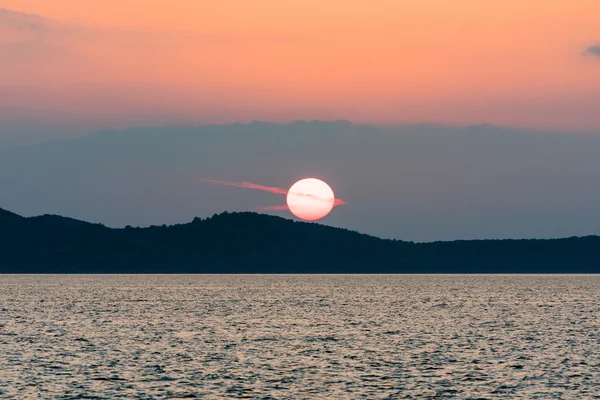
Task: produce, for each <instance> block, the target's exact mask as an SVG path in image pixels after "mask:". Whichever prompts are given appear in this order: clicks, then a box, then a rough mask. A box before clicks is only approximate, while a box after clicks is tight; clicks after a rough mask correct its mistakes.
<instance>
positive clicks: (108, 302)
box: [0, 275, 600, 399]
mask: <svg viewBox="0 0 600 400" xmlns="http://www.w3.org/2000/svg"><path fill="white" fill-rule="evenodd" d="M599 301H600V277H599V276H315V275H312V276H260V275H259V276H159V275H138V276H42V275H33V276H6V275H5V276H2V275H0V397H3V398H10V397H14V398H27V397H43V398H80V397H88V398H193V397H205V398H275V399H284V398H337V399H342V398H360V397H364V398H426V397H436V396H437V397H438V398H452V397H455V398H516V397H519V398H536V397H537V398H551V397H556V398H593V397H596V398H600V329H599V327H600V304H599Z"/></svg>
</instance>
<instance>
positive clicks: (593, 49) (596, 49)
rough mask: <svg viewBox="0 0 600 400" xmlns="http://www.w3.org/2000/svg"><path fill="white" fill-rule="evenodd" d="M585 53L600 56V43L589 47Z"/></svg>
mask: <svg viewBox="0 0 600 400" xmlns="http://www.w3.org/2000/svg"><path fill="white" fill-rule="evenodd" d="M585 54H587V55H591V56H594V57H598V58H600V44H599V45H596V46H590V47H588V48H587V49H586V50H585Z"/></svg>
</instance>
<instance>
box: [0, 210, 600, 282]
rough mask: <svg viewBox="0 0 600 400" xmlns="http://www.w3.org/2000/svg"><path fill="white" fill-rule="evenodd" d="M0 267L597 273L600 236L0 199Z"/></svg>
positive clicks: (40, 270) (41, 269) (22, 269)
mask: <svg viewBox="0 0 600 400" xmlns="http://www.w3.org/2000/svg"><path fill="white" fill-rule="evenodd" d="M0 272H1V273H597V272H600V237H597V236H588V237H581V238H568V239H553V240H478V241H455V242H434V243H412V242H403V241H396V240H384V239H379V238H376V237H373V236H368V235H364V234H360V233H358V232H353V231H349V230H345V229H339V228H333V227H329V226H324V225H320V224H315V223H304V222H295V221H292V220H287V219H284V218H280V217H275V216H269V215H262V214H257V213H227V212H225V213H222V214H220V215H215V216H213V217H211V218H207V219H199V218H196V219H194V220H193V221H192V222H190V223H187V224H181V225H172V226H165V225H163V226H151V227H148V228H131V227H126V228H123V229H111V228H107V227H105V226H103V225H100V224H92V223H88V222H83V221H78V220H74V219H71V218H64V217H60V216H55V215H44V216H40V217H32V218H24V217H21V216H19V215H16V214H13V213H10V212H8V211H5V210H2V209H0Z"/></svg>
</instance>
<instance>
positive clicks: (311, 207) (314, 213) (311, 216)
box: [287, 178, 335, 221]
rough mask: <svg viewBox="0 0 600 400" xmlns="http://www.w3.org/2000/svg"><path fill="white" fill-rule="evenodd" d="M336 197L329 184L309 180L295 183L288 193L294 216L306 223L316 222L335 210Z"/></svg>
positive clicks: (288, 201)
mask: <svg viewBox="0 0 600 400" xmlns="http://www.w3.org/2000/svg"><path fill="white" fill-rule="evenodd" d="M334 204H335V196H334V194H333V190H331V187H329V185H328V184H326V183H325V182H323V181H322V180H320V179H315V178H307V179H302V180H299V181H298V182H296V183H294V184H293V185H292V187H291V188H290V190H289V191H288V193H287V205H288V208H289V209H290V211H291V212H292V214H294V215H295V216H296V217H298V218H300V219H303V220H305V221H316V220H318V219H321V218H323V217H325V216H326V215H327V214H329V212H330V211H331V210H332V209H333V206H334Z"/></svg>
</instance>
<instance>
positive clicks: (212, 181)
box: [200, 178, 288, 194]
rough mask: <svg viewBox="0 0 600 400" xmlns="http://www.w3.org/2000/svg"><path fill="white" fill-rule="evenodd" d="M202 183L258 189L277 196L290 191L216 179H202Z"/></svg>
mask: <svg viewBox="0 0 600 400" xmlns="http://www.w3.org/2000/svg"><path fill="white" fill-rule="evenodd" d="M200 180H201V181H202V182H208V183H216V184H217V185H223V186H233V187H240V188H245V189H256V190H262V191H264V192H271V193H277V194H287V193H288V191H287V190H285V189H282V188H279V187H275V186H264V185H259V184H256V183H252V182H230V181H221V180H216V179H204V178H202V179H200Z"/></svg>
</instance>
